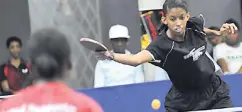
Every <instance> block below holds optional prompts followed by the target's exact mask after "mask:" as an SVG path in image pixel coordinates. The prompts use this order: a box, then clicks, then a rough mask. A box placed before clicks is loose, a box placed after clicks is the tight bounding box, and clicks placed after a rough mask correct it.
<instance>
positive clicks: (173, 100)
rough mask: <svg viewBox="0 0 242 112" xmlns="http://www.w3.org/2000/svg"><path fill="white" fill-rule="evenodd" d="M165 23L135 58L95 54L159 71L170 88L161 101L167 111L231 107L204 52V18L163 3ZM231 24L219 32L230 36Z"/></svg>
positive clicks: (178, 2)
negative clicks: (168, 81)
mask: <svg viewBox="0 0 242 112" xmlns="http://www.w3.org/2000/svg"><path fill="white" fill-rule="evenodd" d="M163 10H164V14H165V16H164V17H162V22H163V23H164V24H165V26H164V27H163V30H162V32H161V33H160V36H159V37H158V38H157V39H156V40H154V41H152V43H151V44H150V45H149V46H148V47H147V49H146V50H143V51H141V52H139V53H137V54H135V55H127V54H117V53H112V52H109V51H106V52H97V53H96V55H97V58H98V59H99V57H101V56H102V57H103V56H104V57H106V59H112V60H115V61H117V62H120V63H123V64H127V65H132V66H137V65H140V64H142V63H145V62H151V63H152V64H154V65H156V66H159V67H161V68H163V69H164V70H165V71H166V72H167V73H168V75H169V77H170V79H171V82H172V84H173V86H172V87H171V89H170V91H169V92H168V94H167V96H166V99H165V108H166V111H168V112H173V111H174V112H177V111H182V112H184V111H192V110H204V109H216V108H227V107H232V106H233V105H232V102H231V99H230V96H229V91H230V90H229V87H228V85H227V84H226V83H225V82H224V81H222V80H221V78H220V77H219V76H218V75H216V71H218V69H217V66H218V65H216V63H215V62H214V61H213V59H212V58H211V56H210V55H209V54H208V53H207V52H206V40H205V33H208V32H214V30H210V29H207V28H204V18H203V16H202V15H200V16H199V17H190V14H189V12H188V9H187V3H186V0H166V1H165V3H164V4H163ZM236 30H237V27H236V26H235V25H234V24H223V25H222V27H221V29H220V32H219V33H221V34H223V35H225V34H228V33H234V32H235V31H236Z"/></svg>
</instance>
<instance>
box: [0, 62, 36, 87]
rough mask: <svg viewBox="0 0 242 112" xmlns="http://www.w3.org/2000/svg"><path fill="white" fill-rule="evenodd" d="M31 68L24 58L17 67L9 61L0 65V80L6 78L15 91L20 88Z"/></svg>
mask: <svg viewBox="0 0 242 112" xmlns="http://www.w3.org/2000/svg"><path fill="white" fill-rule="evenodd" d="M30 71H31V68H30V66H29V64H28V63H26V62H25V61H24V60H22V61H21V63H20V65H19V67H18V68H16V67H14V66H13V65H11V63H10V61H9V62H6V63H4V64H2V65H1V66H0V82H2V81H4V80H8V83H9V86H10V88H11V89H12V90H14V91H17V90H19V89H21V88H22V84H23V83H24V81H25V79H26V78H27V77H28V76H29V73H30Z"/></svg>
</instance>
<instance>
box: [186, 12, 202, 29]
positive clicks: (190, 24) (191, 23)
mask: <svg viewBox="0 0 242 112" xmlns="http://www.w3.org/2000/svg"><path fill="white" fill-rule="evenodd" d="M204 25H205V19H204V17H203V15H202V14H200V15H199V16H194V17H191V18H190V19H189V20H188V21H187V28H191V29H193V30H198V31H203V29H204Z"/></svg>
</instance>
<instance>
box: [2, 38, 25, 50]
mask: <svg viewBox="0 0 242 112" xmlns="http://www.w3.org/2000/svg"><path fill="white" fill-rule="evenodd" d="M12 42H18V43H19V45H20V47H22V41H21V39H20V38H19V37H17V36H11V37H8V39H7V41H6V47H7V48H9V46H10V44H11V43H12Z"/></svg>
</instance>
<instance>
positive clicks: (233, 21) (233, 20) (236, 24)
mask: <svg viewBox="0 0 242 112" xmlns="http://www.w3.org/2000/svg"><path fill="white" fill-rule="evenodd" d="M224 23H234V25H235V26H236V27H237V28H238V30H240V26H239V23H238V22H237V21H236V20H235V19H233V18H230V19H228V20H226V21H225V22H224Z"/></svg>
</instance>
